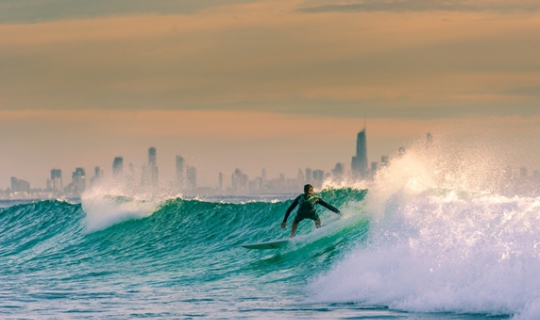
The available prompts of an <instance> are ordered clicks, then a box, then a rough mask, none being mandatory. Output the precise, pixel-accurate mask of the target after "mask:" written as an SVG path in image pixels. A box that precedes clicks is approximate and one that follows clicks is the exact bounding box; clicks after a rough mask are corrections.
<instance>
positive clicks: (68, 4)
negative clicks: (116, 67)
mask: <svg viewBox="0 0 540 320" xmlns="http://www.w3.org/2000/svg"><path fill="white" fill-rule="evenodd" d="M253 1H254V0H230V1H227V5H232V4H235V3H248V2H253ZM222 5H224V4H223V1H219V0H182V1H173V0H152V1H146V0H92V1H81V0H17V1H12V0H0V23H14V22H17V23H20V22H44V21H54V20H65V19H81V18H97V17H107V16H125V15H141V14H193V13H196V12H199V11H200V10H204V9H207V8H212V7H219V6H222Z"/></svg>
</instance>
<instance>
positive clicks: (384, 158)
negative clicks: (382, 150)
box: [381, 156, 389, 167]
mask: <svg viewBox="0 0 540 320" xmlns="http://www.w3.org/2000/svg"><path fill="white" fill-rule="evenodd" d="M388 161H389V160H388V156H381V166H383V167H385V166H387V165H388Z"/></svg>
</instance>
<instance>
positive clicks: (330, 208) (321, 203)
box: [317, 198, 341, 214]
mask: <svg viewBox="0 0 540 320" xmlns="http://www.w3.org/2000/svg"><path fill="white" fill-rule="evenodd" d="M317 203H318V204H320V205H321V206H323V207H325V208H326V209H328V210H330V211H333V212H335V213H337V214H341V212H339V210H338V209H337V208H336V207H333V206H331V205H329V204H328V203H326V202H324V200H323V199H321V198H319V201H317Z"/></svg>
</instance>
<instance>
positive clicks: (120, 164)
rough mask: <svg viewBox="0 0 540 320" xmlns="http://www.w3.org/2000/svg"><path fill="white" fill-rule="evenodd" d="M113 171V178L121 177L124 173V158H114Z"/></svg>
mask: <svg viewBox="0 0 540 320" xmlns="http://www.w3.org/2000/svg"><path fill="white" fill-rule="evenodd" d="M112 170H113V176H114V177H115V178H119V177H121V176H122V173H123V171H124V158H122V157H116V158H114V161H113V166H112Z"/></svg>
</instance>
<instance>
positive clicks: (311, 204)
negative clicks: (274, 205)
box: [283, 194, 339, 223]
mask: <svg viewBox="0 0 540 320" xmlns="http://www.w3.org/2000/svg"><path fill="white" fill-rule="evenodd" d="M316 204H320V205H321V206H323V207H325V208H327V209H328V210H331V211H334V212H335V213H339V210H338V209H336V208H334V207H332V206H331V205H329V204H328V203H326V202H324V201H323V199H321V198H319V197H316V196H311V195H308V196H307V195H305V194H301V195H299V196H298V197H296V199H294V201H293V203H291V205H290V206H289V208H288V209H287V212H286V213H285V218H283V222H287V218H289V215H290V214H291V212H292V211H293V210H294V208H295V207H296V206H297V205H300V207H299V208H298V212H297V213H296V217H295V218H294V222H296V223H298V222H300V221H302V220H304V219H311V220H314V221H317V220H319V215H318V214H317V209H316V208H315V205H316Z"/></svg>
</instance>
